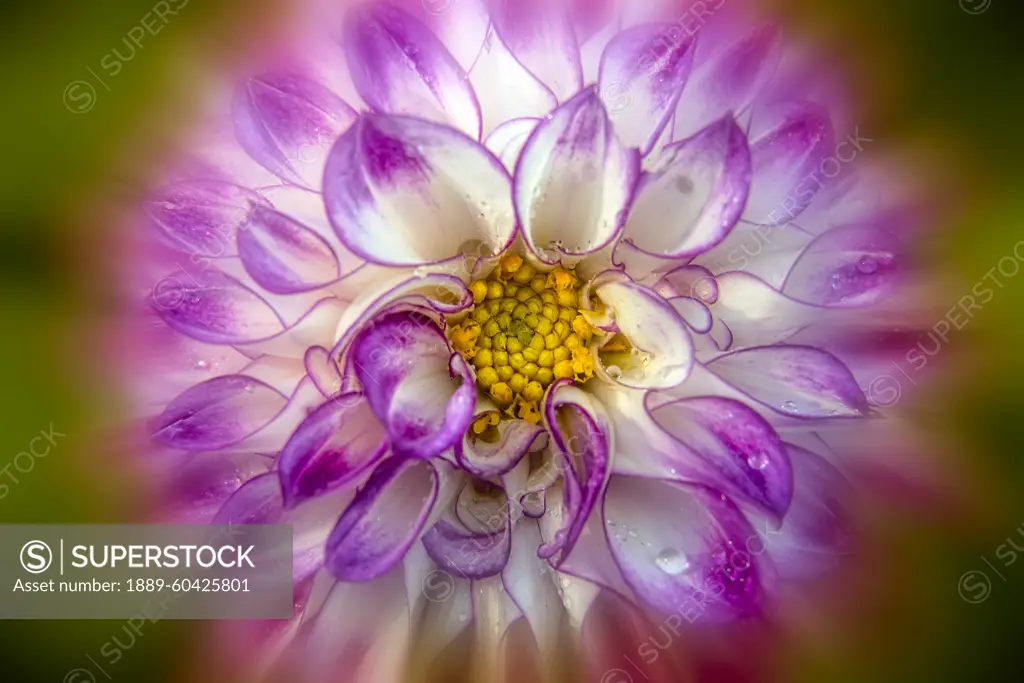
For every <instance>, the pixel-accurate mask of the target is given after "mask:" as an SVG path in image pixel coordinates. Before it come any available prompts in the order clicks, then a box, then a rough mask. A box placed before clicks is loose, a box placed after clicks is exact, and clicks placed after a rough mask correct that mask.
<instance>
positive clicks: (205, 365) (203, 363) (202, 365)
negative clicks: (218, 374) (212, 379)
mask: <svg viewBox="0 0 1024 683" xmlns="http://www.w3.org/2000/svg"><path fill="white" fill-rule="evenodd" d="M208 367H210V364H209V363H207V362H206V361H205V360H201V361H199V362H198V363H196V368H198V369H199V370H205V369H206V368H208Z"/></svg>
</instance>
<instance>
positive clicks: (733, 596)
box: [603, 477, 762, 621]
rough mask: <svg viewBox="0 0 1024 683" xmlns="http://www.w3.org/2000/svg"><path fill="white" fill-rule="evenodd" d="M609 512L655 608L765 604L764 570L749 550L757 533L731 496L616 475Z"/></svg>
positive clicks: (713, 614) (736, 611)
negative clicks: (763, 598)
mask: <svg viewBox="0 0 1024 683" xmlns="http://www.w3.org/2000/svg"><path fill="white" fill-rule="evenodd" d="M603 517H604V519H605V531H606V533H607V535H608V543H609V545H610V546H611V549H612V555H613V556H614V557H615V561H616V562H617V563H618V565H619V567H620V569H621V570H622V574H623V576H624V577H625V579H626V583H628V584H629V586H630V588H632V589H633V591H634V592H635V593H636V595H637V597H638V598H639V599H640V600H641V601H642V602H644V603H645V604H646V605H647V606H648V607H650V608H651V609H654V610H656V611H657V612H659V613H663V614H669V613H678V614H682V615H686V616H687V618H688V619H690V621H694V620H695V617H696V616H699V617H701V618H705V619H709V620H711V621H720V620H724V619H729V618H733V617H736V616H745V615H751V614H756V613H757V612H758V611H759V610H760V607H761V602H762V590H761V579H760V571H759V569H758V566H757V564H756V563H755V562H754V558H753V557H751V553H750V552H749V551H745V550H744V548H746V547H747V544H748V543H749V542H750V541H751V539H753V540H754V541H755V542H756V540H757V534H756V532H755V531H754V530H753V529H752V528H751V526H750V524H749V523H748V522H747V520H746V518H745V517H744V516H743V514H742V513H741V512H740V511H739V510H738V509H737V508H736V506H735V505H733V504H732V502H730V501H729V500H728V499H727V498H725V496H722V495H720V494H718V492H716V491H713V490H711V489H707V488H704V487H702V486H694V485H688V484H677V483H670V482H665V481H657V480H648V479H638V478H634V477H613V478H612V481H611V484H609V487H608V494H607V495H606V496H605V499H604V512H603ZM758 545H759V544H758Z"/></svg>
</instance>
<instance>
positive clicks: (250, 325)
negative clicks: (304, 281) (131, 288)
mask: <svg viewBox="0 0 1024 683" xmlns="http://www.w3.org/2000/svg"><path fill="white" fill-rule="evenodd" d="M151 304H152V306H153V308H154V309H155V310H156V312H157V314H158V315H159V316H160V317H161V318H163V319H164V322H166V323H167V324H168V325H170V326H171V327H173V328H174V329H175V330H177V331H178V332H181V333H182V334H187V335H188V336H190V337H192V338H194V339H198V340H199V341H204V342H208V343H210V344H241V343H244V342H247V341H253V340H256V339H263V338H266V337H270V336H273V335H275V334H277V333H279V332H281V330H282V329H283V327H284V325H283V324H282V322H281V318H280V317H279V316H278V315H277V313H276V312H275V311H274V309H273V308H271V307H270V304H268V303H267V302H266V301H264V300H263V299H262V298H260V296H259V295H257V294H256V293H255V292H253V291H252V290H251V289H249V288H248V287H246V286H245V285H243V284H242V283H240V282H239V281H238V280H236V279H234V278H233V277H230V276H228V275H225V274H224V273H222V272H220V271H218V270H212V269H208V270H203V271H200V272H199V273H196V274H182V276H181V277H179V276H178V275H169V276H168V277H165V278H164V279H162V280H161V281H160V282H159V283H158V284H157V286H156V287H155V288H154V289H153V296H152V297H151Z"/></svg>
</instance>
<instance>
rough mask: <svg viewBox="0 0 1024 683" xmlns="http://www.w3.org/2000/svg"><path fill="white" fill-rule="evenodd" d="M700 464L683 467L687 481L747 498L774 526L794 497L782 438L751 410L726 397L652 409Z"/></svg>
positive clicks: (664, 425) (657, 419)
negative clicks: (696, 457)
mask: <svg viewBox="0 0 1024 683" xmlns="http://www.w3.org/2000/svg"><path fill="white" fill-rule="evenodd" d="M651 416H652V417H653V418H654V419H655V421H656V422H657V423H658V425H659V426H660V427H661V428H662V429H664V430H665V431H666V432H667V433H669V434H671V435H672V436H673V437H675V438H676V439H677V440H678V441H679V442H681V443H683V444H685V445H686V446H687V447H688V448H689V449H690V450H691V451H692V452H693V453H695V454H696V455H697V456H698V457H699V459H700V461H699V462H689V463H679V464H678V465H677V469H678V470H680V471H681V472H682V473H683V474H684V476H686V477H687V478H688V479H692V480H694V481H698V482H700V483H702V484H705V485H707V486H710V487H712V488H715V489H718V490H720V491H722V493H725V494H726V495H728V496H731V497H733V498H734V499H737V500H739V499H744V500H748V501H750V502H751V503H753V504H754V505H756V506H757V507H758V508H760V509H761V510H762V511H763V512H764V513H766V514H767V515H769V516H770V517H772V518H773V519H774V520H775V521H776V522H778V521H780V520H781V519H782V517H783V516H784V515H785V514H786V510H787V509H788V508H789V504H790V501H791V500H792V498H793V471H792V469H791V468H790V464H789V457H788V456H787V455H786V449H785V447H784V446H783V444H782V440H781V439H780V438H779V435H778V434H776V433H775V430H774V429H773V428H772V426H771V425H770V424H768V422H767V421H766V420H765V419H764V418H763V417H761V416H760V415H758V414H757V413H756V412H754V411H753V410H751V409H750V408H749V407H747V406H745V405H744V404H742V403H740V402H739V401H733V400H731V399H727V398H718V397H711V396H707V397H699V398H691V399H686V400H682V401H675V402H673V403H669V404H666V405H663V406H660V407H658V408H656V409H654V410H652V411H651Z"/></svg>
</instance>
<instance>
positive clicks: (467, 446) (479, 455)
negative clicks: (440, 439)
mask: <svg viewBox="0 0 1024 683" xmlns="http://www.w3.org/2000/svg"><path fill="white" fill-rule="evenodd" d="M487 413H494V414H498V411H497V410H493V411H486V412H484V413H479V414H477V415H476V416H475V418H474V419H480V418H481V417H485V416H486V414H487ZM493 428H494V430H495V431H497V439H496V440H494V441H489V440H484V439H482V438H481V437H480V435H478V434H475V433H473V430H471V429H468V430H466V433H465V435H464V436H463V437H462V438H461V439H460V440H459V441H457V442H456V443H455V458H456V460H457V461H458V463H459V465H461V466H462V467H463V468H464V469H465V470H466V471H467V472H470V473H472V474H474V475H476V476H478V477H483V478H490V477H498V476H501V475H502V474H505V473H507V472H508V471H509V470H511V469H512V468H513V467H515V466H516V464H517V463H518V462H519V461H520V460H521V459H522V458H523V456H524V455H526V454H527V453H528V452H529V451H530V450H533V448H534V444H536V443H537V439H539V438H541V437H542V436H543V435H544V428H543V427H542V426H540V425H539V424H531V423H530V422H527V421H526V420H509V419H505V420H501V421H500V422H498V424H497V425H496V426H494V427H493Z"/></svg>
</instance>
